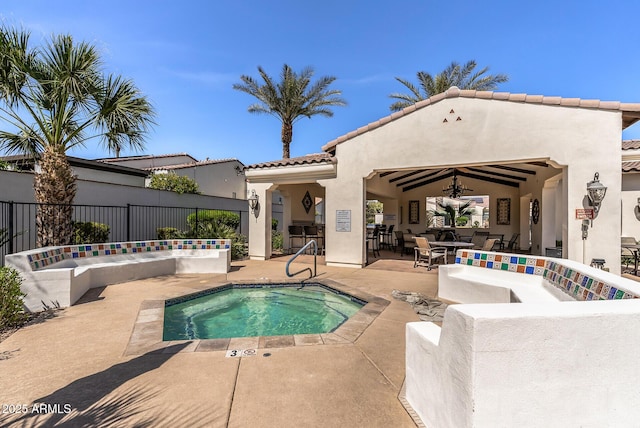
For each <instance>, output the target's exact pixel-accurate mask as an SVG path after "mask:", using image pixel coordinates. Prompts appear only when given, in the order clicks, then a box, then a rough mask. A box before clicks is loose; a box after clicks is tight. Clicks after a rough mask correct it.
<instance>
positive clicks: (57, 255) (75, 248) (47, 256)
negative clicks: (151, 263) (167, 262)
mask: <svg viewBox="0 0 640 428" xmlns="http://www.w3.org/2000/svg"><path fill="white" fill-rule="evenodd" d="M230 248H231V239H174V240H154V241H133V242H109V243H104V244H83V245H67V246H62V247H48V248H47V249H43V250H42V251H40V252H35V253H32V254H29V255H28V256H27V257H28V258H29V264H30V265H31V269H32V270H38V269H42V268H45V267H47V266H51V265H52V264H54V263H57V262H61V261H63V260H68V259H77V258H87V257H100V256H110V255H119V254H133V253H146V252H154V251H169V250H215V249H230Z"/></svg>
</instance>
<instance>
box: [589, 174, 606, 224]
mask: <svg viewBox="0 0 640 428" xmlns="http://www.w3.org/2000/svg"><path fill="white" fill-rule="evenodd" d="M599 178H600V174H598V173H597V172H596V173H595V175H594V176H593V180H591V181H590V182H588V183H587V194H588V195H589V201H590V202H591V206H592V207H593V211H594V213H595V214H598V211H599V210H600V204H601V203H602V200H603V199H604V195H605V194H606V193H607V188H606V187H605V186H603V185H602V183H600V180H598V179H599Z"/></svg>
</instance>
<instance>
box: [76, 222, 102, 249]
mask: <svg viewBox="0 0 640 428" xmlns="http://www.w3.org/2000/svg"><path fill="white" fill-rule="evenodd" d="M109 230H110V228H109V226H108V225H106V224H103V223H96V222H93V221H87V222H82V221H74V222H73V243H74V244H76V245H77V244H97V243H102V242H107V241H108V240H109Z"/></svg>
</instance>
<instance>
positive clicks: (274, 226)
mask: <svg viewBox="0 0 640 428" xmlns="http://www.w3.org/2000/svg"><path fill="white" fill-rule="evenodd" d="M271 230H273V231H276V230H278V220H276V219H275V218H272V219H271Z"/></svg>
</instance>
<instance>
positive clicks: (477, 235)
mask: <svg viewBox="0 0 640 428" xmlns="http://www.w3.org/2000/svg"><path fill="white" fill-rule="evenodd" d="M488 237H489V232H479V231H477V230H476V231H475V232H473V236H472V237H471V242H472V243H473V248H475V249H476V250H478V249H480V248H482V246H483V245H484V242H485V241H486V240H487V238H488Z"/></svg>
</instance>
